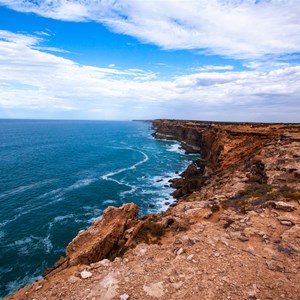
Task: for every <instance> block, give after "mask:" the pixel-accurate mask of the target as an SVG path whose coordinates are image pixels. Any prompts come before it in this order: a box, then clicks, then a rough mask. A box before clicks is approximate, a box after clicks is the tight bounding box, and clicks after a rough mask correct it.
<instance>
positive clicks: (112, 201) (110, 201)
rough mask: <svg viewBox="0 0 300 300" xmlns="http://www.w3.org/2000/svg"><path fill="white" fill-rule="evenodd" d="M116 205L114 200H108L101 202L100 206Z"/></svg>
mask: <svg viewBox="0 0 300 300" xmlns="http://www.w3.org/2000/svg"><path fill="white" fill-rule="evenodd" d="M116 203H117V201H116V200H109V199H108V200H105V201H103V202H102V204H104V205H108V204H116Z"/></svg>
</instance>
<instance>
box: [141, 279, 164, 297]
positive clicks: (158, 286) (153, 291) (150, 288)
mask: <svg viewBox="0 0 300 300" xmlns="http://www.w3.org/2000/svg"><path fill="white" fill-rule="evenodd" d="M143 290H144V292H145V293H146V294H147V295H148V296H152V297H155V298H160V297H162V296H163V295H164V294H165V292H164V287H163V283H162V282H157V283H150V284H148V285H144V286H143Z"/></svg>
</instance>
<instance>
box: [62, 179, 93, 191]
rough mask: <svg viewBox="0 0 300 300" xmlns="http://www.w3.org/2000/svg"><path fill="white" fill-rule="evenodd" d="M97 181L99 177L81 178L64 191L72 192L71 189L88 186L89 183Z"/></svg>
mask: <svg viewBox="0 0 300 300" xmlns="http://www.w3.org/2000/svg"><path fill="white" fill-rule="evenodd" d="M95 181H97V178H85V179H80V180H78V181H76V182H75V183H74V184H72V185H70V186H69V187H67V188H64V191H66V192H70V191H73V190H76V189H79V188H81V187H83V186H88V185H90V184H91V183H93V182H95Z"/></svg>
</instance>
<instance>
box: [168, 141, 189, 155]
mask: <svg viewBox="0 0 300 300" xmlns="http://www.w3.org/2000/svg"><path fill="white" fill-rule="evenodd" d="M167 151H170V152H175V153H178V154H181V155H185V151H184V149H182V147H181V145H180V144H179V143H174V144H171V145H167Z"/></svg>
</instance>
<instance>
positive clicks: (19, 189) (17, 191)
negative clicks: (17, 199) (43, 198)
mask: <svg viewBox="0 0 300 300" xmlns="http://www.w3.org/2000/svg"><path fill="white" fill-rule="evenodd" d="M57 180H58V179H47V180H43V181H39V182H34V183H31V184H28V185H23V186H19V187H17V188H15V189H12V190H9V191H5V192H4V193H2V194H1V195H0V199H1V198H4V197H7V196H12V195H16V194H20V193H23V192H25V191H28V190H31V189H36V188H39V187H41V186H43V185H46V184H48V183H52V182H54V181H57Z"/></svg>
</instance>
